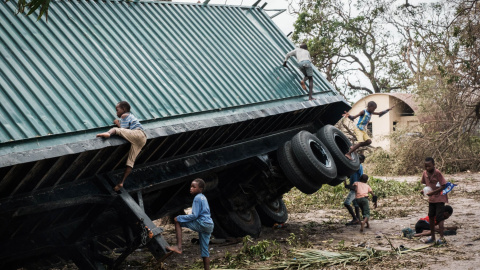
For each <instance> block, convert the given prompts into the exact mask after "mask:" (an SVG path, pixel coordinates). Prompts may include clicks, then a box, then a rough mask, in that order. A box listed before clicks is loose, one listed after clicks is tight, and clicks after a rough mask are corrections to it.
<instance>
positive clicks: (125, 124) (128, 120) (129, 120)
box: [120, 113, 143, 130]
mask: <svg viewBox="0 0 480 270" xmlns="http://www.w3.org/2000/svg"><path fill="white" fill-rule="evenodd" d="M124 115H127V116H125V117H124ZM120 127H121V128H126V129H132V130H133V129H141V130H143V127H142V124H140V121H138V119H137V118H136V117H135V116H134V115H133V114H132V113H125V114H123V115H122V117H121V118H120Z"/></svg>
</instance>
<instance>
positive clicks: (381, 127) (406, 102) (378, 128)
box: [341, 93, 420, 150]
mask: <svg viewBox="0 0 480 270" xmlns="http://www.w3.org/2000/svg"><path fill="white" fill-rule="evenodd" d="M370 101H375V103H377V106H378V107H377V110H376V111H377V112H379V111H383V110H385V109H387V108H390V107H392V106H393V105H395V107H394V108H393V110H392V111H390V112H389V113H387V114H385V115H383V116H382V117H379V116H377V115H374V116H372V119H371V121H370V123H369V124H368V134H369V136H370V137H371V138H372V144H371V145H372V146H373V147H382V148H383V149H385V150H389V149H390V145H391V144H392V143H394V142H393V141H392V139H390V138H389V137H388V135H390V134H391V133H392V132H393V131H395V130H399V129H403V130H406V131H407V134H412V135H413V134H418V132H419V131H420V129H419V123H420V121H419V118H418V117H417V115H416V114H417V113H418V111H419V106H418V104H417V102H416V101H415V95H413V94H406V93H378V94H372V95H368V96H366V97H364V98H362V99H360V100H359V101H357V102H356V103H355V104H354V105H353V106H352V109H351V110H350V111H349V113H350V114H352V115H356V114H358V113H359V112H360V111H361V110H363V109H365V108H366V107H367V103H368V102H370ZM341 121H344V123H345V124H347V126H348V127H349V128H351V130H353V127H354V124H356V123H357V121H358V118H357V119H355V121H353V122H352V121H350V120H348V119H343V120H341Z"/></svg>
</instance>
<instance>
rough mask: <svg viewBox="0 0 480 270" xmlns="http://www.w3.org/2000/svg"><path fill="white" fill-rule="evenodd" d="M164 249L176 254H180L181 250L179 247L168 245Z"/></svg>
mask: <svg viewBox="0 0 480 270" xmlns="http://www.w3.org/2000/svg"><path fill="white" fill-rule="evenodd" d="M166 249H167V250H170V251H173V252H175V253H178V254H182V250H181V249H179V248H178V247H177V246H169V247H166Z"/></svg>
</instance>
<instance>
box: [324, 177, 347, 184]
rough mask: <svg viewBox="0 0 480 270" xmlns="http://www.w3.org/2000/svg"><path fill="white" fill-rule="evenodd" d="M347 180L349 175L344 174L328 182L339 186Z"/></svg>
mask: <svg viewBox="0 0 480 270" xmlns="http://www.w3.org/2000/svg"><path fill="white" fill-rule="evenodd" d="M345 180H347V177H346V176H344V175H342V176H337V177H336V178H335V179H333V180H332V181H330V182H329V183H328V184H329V185H330V186H333V187H334V186H338V185H340V184H341V183H343V182H345Z"/></svg>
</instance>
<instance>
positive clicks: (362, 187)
mask: <svg viewBox="0 0 480 270" xmlns="http://www.w3.org/2000/svg"><path fill="white" fill-rule="evenodd" d="M367 181H368V175H366V174H362V176H361V177H360V181H359V182H355V183H354V184H353V187H354V189H355V199H356V200H357V203H358V206H360V209H361V210H362V216H363V220H362V221H361V223H360V225H361V226H360V232H363V228H370V224H369V223H368V219H369V218H370V207H369V205H368V193H371V194H372V196H373V197H372V199H373V200H372V201H373V205H374V207H375V208H377V196H375V194H373V190H372V188H371V187H370V186H369V185H368V184H367ZM365 224H366V225H367V226H365Z"/></svg>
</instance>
